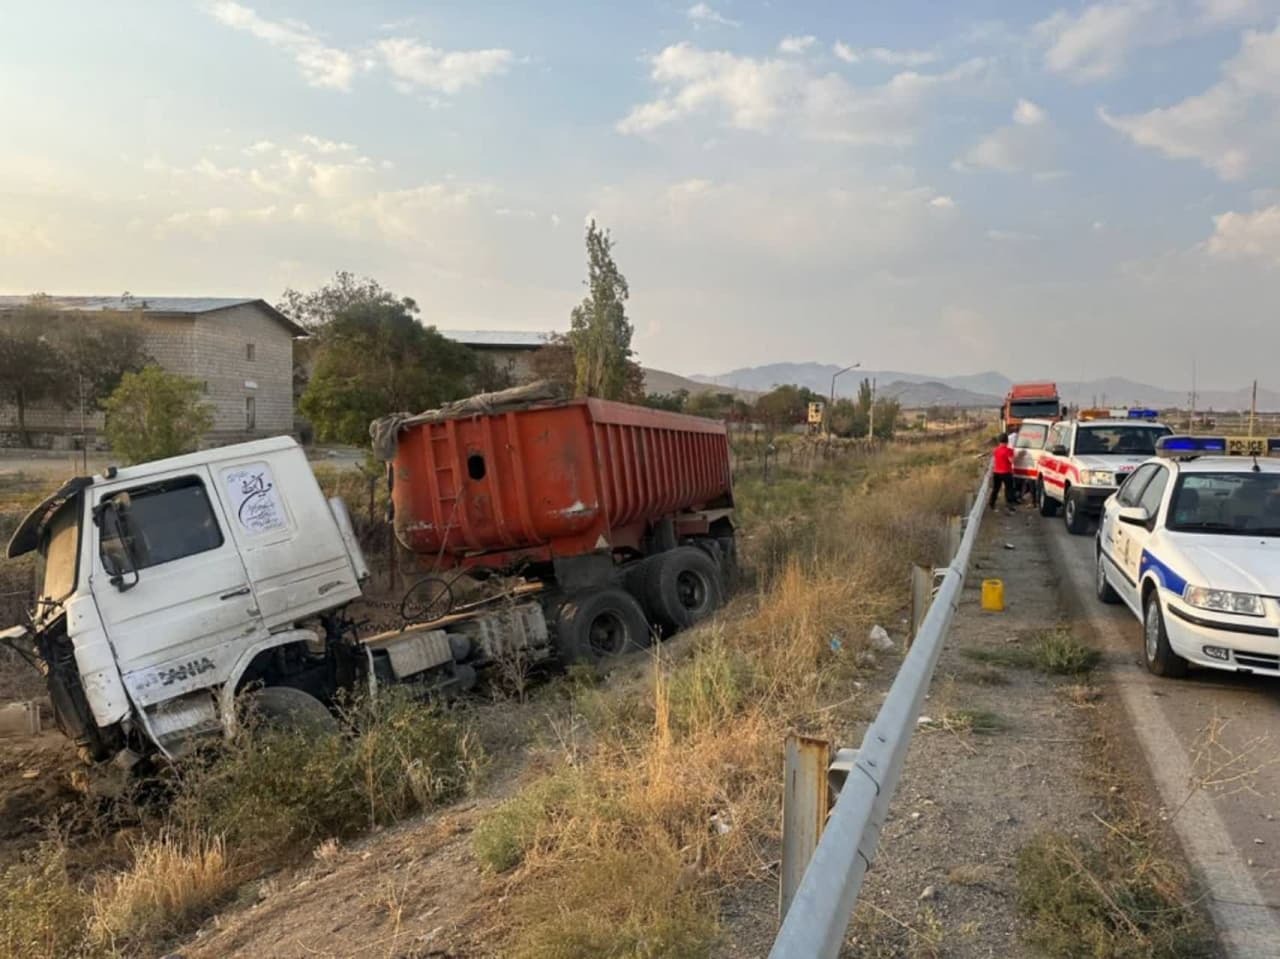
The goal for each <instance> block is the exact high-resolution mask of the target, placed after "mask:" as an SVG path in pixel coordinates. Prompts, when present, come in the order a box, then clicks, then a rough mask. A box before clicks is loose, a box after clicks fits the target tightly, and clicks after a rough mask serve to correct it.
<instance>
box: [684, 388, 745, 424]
mask: <svg viewBox="0 0 1280 959" xmlns="http://www.w3.org/2000/svg"><path fill="white" fill-rule="evenodd" d="M733 404H734V396H733V394H732V393H713V392H712V391H710V390H705V391H703V392H701V393H696V394H694V395H693V396H691V397H689V402H688V404H687V407H686V409H687V411H688V412H689V413H692V414H693V415H694V416H705V417H707V419H711V420H727V419H729V418H730V416H731V415H732V413H733Z"/></svg>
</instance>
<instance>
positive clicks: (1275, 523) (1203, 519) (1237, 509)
mask: <svg viewBox="0 0 1280 959" xmlns="http://www.w3.org/2000/svg"><path fill="white" fill-rule="evenodd" d="M1167 525H1168V528H1169V529H1171V530H1176V531H1178V532H1182V533H1227V534H1239V535H1245V536H1260V535H1261V536H1280V473H1252V472H1238V473H1237V472H1230V473H1226V472H1223V473H1185V474H1183V475H1182V476H1181V477H1180V478H1179V480H1178V485H1177V487H1176V488H1175V489H1174V493H1173V500H1172V503H1171V504H1170V507H1169V521H1168V524H1167Z"/></svg>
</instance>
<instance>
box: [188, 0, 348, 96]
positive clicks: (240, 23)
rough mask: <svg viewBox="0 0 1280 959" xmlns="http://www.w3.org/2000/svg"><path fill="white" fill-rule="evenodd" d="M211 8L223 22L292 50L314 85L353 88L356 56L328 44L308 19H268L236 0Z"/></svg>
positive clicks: (220, 1)
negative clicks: (305, 20) (308, 22)
mask: <svg viewBox="0 0 1280 959" xmlns="http://www.w3.org/2000/svg"><path fill="white" fill-rule="evenodd" d="M209 12H210V13H211V14H212V15H213V17H214V19H216V20H217V21H218V22H219V23H222V24H224V25H226V26H228V27H231V28H232V29H233V30H241V31H244V32H245V33H248V34H250V35H252V36H255V37H257V38H258V39H259V40H263V41H265V42H266V43H268V44H270V45H271V46H273V47H276V48H278V49H281V50H284V51H286V52H287V53H289V54H290V55H291V56H292V57H293V59H294V62H295V63H296V64H297V66H298V69H299V71H301V73H302V76H303V79H305V80H306V81H307V83H309V84H310V85H311V86H313V87H327V88H330V89H334V90H349V89H351V80H352V77H354V76H355V72H356V64H355V60H354V58H353V57H352V56H351V54H350V53H348V52H347V51H345V50H340V49H338V48H336V47H331V46H328V45H326V44H325V43H324V41H322V40H321V39H320V38H319V37H318V36H316V34H315V32H314V31H313V30H312V29H311V28H310V27H309V26H307V25H306V24H305V23H299V22H297V21H295V20H268V19H266V18H265V17H261V16H259V15H258V14H257V13H255V12H254V11H253V10H251V9H250V8H249V7H246V6H244V5H243V4H239V3H234V2H233V0H215V2H214V3H212V4H211V5H210V6H209Z"/></svg>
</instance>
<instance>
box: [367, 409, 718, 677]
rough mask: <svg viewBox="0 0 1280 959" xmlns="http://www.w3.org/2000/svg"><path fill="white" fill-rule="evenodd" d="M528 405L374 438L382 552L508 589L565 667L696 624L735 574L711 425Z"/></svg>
mask: <svg viewBox="0 0 1280 959" xmlns="http://www.w3.org/2000/svg"><path fill="white" fill-rule="evenodd" d="M541 396H542V394H540V393H539V392H538V391H537V390H536V389H534V390H533V391H532V392H530V390H529V388H523V389H521V390H515V391H508V392H507V393H499V394H490V395H488V396H484V397H476V398H473V399H471V400H465V401H461V402H459V403H456V404H451V405H450V406H448V407H445V408H443V409H441V410H435V411H431V412H428V413H424V414H420V415H418V416H412V417H397V418H394V419H393V420H390V421H382V422H380V423H379V424H375V427H374V439H375V447H376V448H378V449H379V452H380V454H381V455H383V456H384V458H387V459H388V460H389V479H390V483H391V503H392V512H393V524H394V529H395V535H396V538H397V539H398V540H399V541H400V542H401V543H402V544H403V545H404V546H405V547H407V548H408V549H409V550H411V551H412V552H413V553H415V554H416V555H417V557H418V558H419V561H420V563H421V565H422V566H424V567H425V568H426V569H429V570H432V571H435V572H438V573H441V574H448V575H452V573H451V572H450V571H457V572H468V573H470V574H472V575H473V576H476V577H485V576H488V575H491V574H493V573H503V574H518V575H519V576H521V577H523V578H524V580H525V581H526V582H525V584H524V585H523V586H522V587H521V592H520V593H519V596H520V598H521V600H522V601H524V602H526V603H535V604H536V605H537V606H538V607H539V608H540V611H541V620H542V621H543V622H544V623H545V626H546V631H547V634H548V640H549V643H550V645H551V646H552V647H553V648H554V649H558V651H559V653H560V654H561V657H562V658H566V659H570V660H573V659H582V658H599V655H602V654H608V653H610V652H619V651H622V650H623V649H626V648H634V647H637V646H643V645H645V644H646V643H647V642H648V640H649V639H650V638H651V637H652V636H653V635H655V634H659V635H666V634H667V633H670V632H672V631H674V630H676V629H680V628H683V627H686V626H689V625H691V624H692V623H694V622H696V621H698V620H699V619H701V618H702V617H704V616H706V615H709V614H710V613H711V612H712V611H713V610H714V609H715V608H717V607H718V606H719V605H720V604H721V602H722V600H723V596H724V592H725V585H726V580H727V579H728V578H729V577H730V575H731V574H732V570H733V568H734V564H735V561H736V549H735V544H734V525H733V484H732V477H731V471H730V463H729V442H728V434H727V431H726V429H725V426H724V424H723V423H720V422H717V421H714V420H707V419H702V418H700V417H696V416H685V415H682V414H678V413H669V412H664V411H660V410H651V409H647V408H645V407H639V406H631V405H629V404H625V403H615V402H609V401H606V400H599V399H577V400H567V401H566V400H555V399H547V398H539V397H541ZM531 397H532V398H531ZM388 437H390V439H391V441H390V442H387V439H388ZM455 615H461V614H459V613H455ZM477 615H479V613H477ZM535 618H536V617H535ZM527 625H528V624H527V623H525V624H524V625H522V626H521V627H520V629H521V630H522V631H526V632H527V628H526V627H527ZM539 626H540V624H537V623H535V627H539ZM535 632H536V629H535Z"/></svg>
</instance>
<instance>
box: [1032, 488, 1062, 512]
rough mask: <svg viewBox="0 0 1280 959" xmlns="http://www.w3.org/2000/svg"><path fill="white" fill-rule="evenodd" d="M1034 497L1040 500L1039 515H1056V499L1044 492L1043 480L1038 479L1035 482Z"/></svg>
mask: <svg viewBox="0 0 1280 959" xmlns="http://www.w3.org/2000/svg"><path fill="white" fill-rule="evenodd" d="M1036 498H1037V499H1038V500H1039V501H1040V515H1041V516H1056V515H1057V514H1058V501H1057V500H1056V499H1054V498H1053V497H1051V496H1050V495H1049V494H1048V493H1047V492H1045V488H1044V480H1039V481H1038V482H1037V484H1036Z"/></svg>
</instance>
